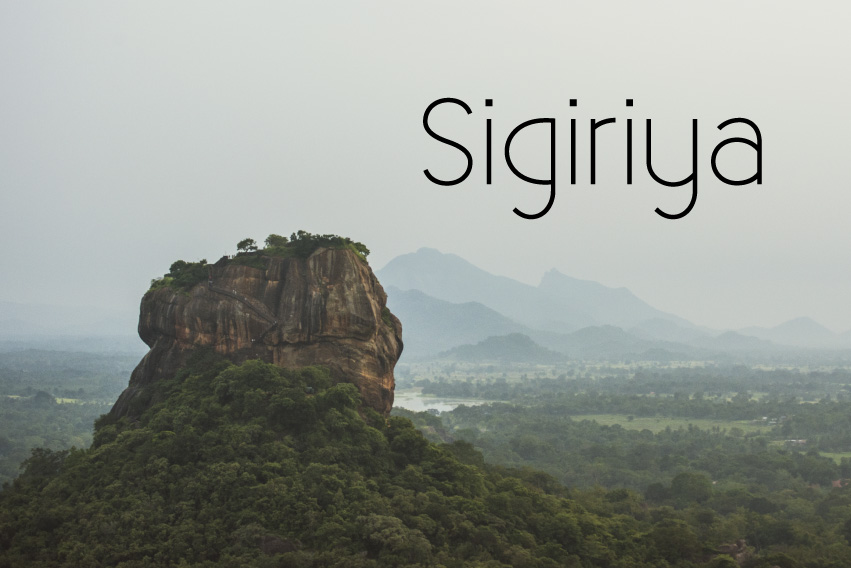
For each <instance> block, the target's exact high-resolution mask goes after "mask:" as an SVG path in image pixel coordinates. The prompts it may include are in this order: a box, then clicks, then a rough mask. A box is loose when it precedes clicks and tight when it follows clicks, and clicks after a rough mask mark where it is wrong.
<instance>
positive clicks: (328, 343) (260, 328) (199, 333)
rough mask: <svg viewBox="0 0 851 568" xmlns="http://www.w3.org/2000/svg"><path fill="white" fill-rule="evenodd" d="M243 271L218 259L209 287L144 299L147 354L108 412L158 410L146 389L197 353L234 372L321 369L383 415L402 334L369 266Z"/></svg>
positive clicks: (334, 254) (291, 262) (295, 261)
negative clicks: (250, 367) (212, 354)
mask: <svg viewBox="0 0 851 568" xmlns="http://www.w3.org/2000/svg"><path fill="white" fill-rule="evenodd" d="M255 254H256V255H257V256H255V257H252V260H253V261H254V262H253V264H255V265H256V264H259V265H261V266H262V265H263V264H265V270H264V269H260V268H254V267H251V266H244V265H240V264H237V263H235V262H232V261H230V260H228V259H226V258H223V259H222V260H220V261H219V262H217V263H216V264H213V265H208V266H207V270H208V274H209V280H204V281H203V282H202V283H199V284H196V285H194V286H192V287H191V288H189V289H188V290H181V289H179V288H178V287H170V286H162V287H158V288H155V289H152V290H150V291H148V293H146V294H145V296H144V297H143V298H142V303H141V309H140V315H139V335H140V337H141V338H142V340H143V341H144V342H145V343H146V344H147V345H148V346H149V347H150V348H151V350H150V351H149V352H148V354H147V355H145V357H144V358H143V359H142V361H141V362H140V363H139V365H138V366H137V367H136V369H135V370H134V371H133V373H132V375H131V377H130V384H129V386H128V387H127V389H125V391H124V392H123V393H122V394H121V396H120V397H119V399H118V401H117V402H116V403H115V406H114V407H113V408H112V411H111V415H112V416H113V417H116V418H118V417H121V416H126V415H129V416H131V417H135V416H138V415H139V414H140V413H141V412H142V411H143V410H144V409H145V408H147V407H148V406H150V405H151V404H153V403H155V402H157V401H156V400H153V399H152V396H153V395H152V393H151V392H150V391H151V390H153V389H150V390H147V389H146V387H147V386H149V385H151V384H153V383H155V382H156V381H158V380H159V379H161V378H165V377H170V376H172V375H173V374H174V373H175V372H176V371H177V370H178V369H180V368H181V367H183V366H185V365H186V363H187V361H188V359H189V357H190V356H191V355H192V354H193V353H194V352H196V351H197V349H198V348H201V347H204V348H210V349H213V350H214V351H216V352H217V353H219V354H221V355H224V356H226V357H227V358H228V359H231V360H232V361H234V362H237V363H238V362H242V361H245V360H248V359H260V360H262V361H265V362H267V363H273V364H275V365H278V366H281V367H286V368H297V367H304V366H307V365H322V366H325V367H327V368H328V369H329V370H330V372H331V375H332V378H334V379H335V380H338V381H346V382H350V383H353V384H354V385H356V386H357V388H358V390H359V391H360V393H361V395H362V397H363V400H364V404H365V405H366V406H368V407H371V408H373V409H375V410H376V411H378V412H380V413H382V414H384V415H387V414H388V413H389V412H390V409H391V407H392V405H393V388H394V379H393V368H394V366H395V365H396V361H397V360H398V359H399V355H400V354H401V353H402V325H401V323H400V322H399V320H398V319H397V318H396V317H395V316H394V315H393V314H391V313H390V311H389V310H388V309H387V307H386V302H387V295H386V294H385V292H384V289H383V288H382V287H381V284H379V282H378V280H377V279H376V277H375V275H374V274H373V273H372V270H371V269H370V267H369V265H368V264H367V263H366V262H365V261H363V260H362V259H361V258H360V257H359V256H358V255H357V254H356V253H355V252H353V251H352V250H349V249H345V248H344V249H332V248H319V249H317V250H316V251H314V252H313V253H312V254H310V255H309V256H308V257H307V258H298V257H291V258H279V257H274V256H271V257H265V256H260V255H261V254H262V253H255Z"/></svg>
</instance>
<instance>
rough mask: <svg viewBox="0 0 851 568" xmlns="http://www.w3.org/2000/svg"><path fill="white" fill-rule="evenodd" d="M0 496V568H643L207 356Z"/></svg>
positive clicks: (606, 545) (305, 379)
mask: <svg viewBox="0 0 851 568" xmlns="http://www.w3.org/2000/svg"><path fill="white" fill-rule="evenodd" d="M156 389H157V390H158V393H159V394H160V395H161V396H160V398H161V400H162V402H160V403H158V404H156V405H154V406H152V407H150V408H148V409H146V410H145V411H144V412H143V413H142V414H141V415H140V416H139V419H138V422H132V421H130V420H128V419H127V418H126V417H125V418H121V419H118V420H115V419H114V417H111V416H109V415H107V416H105V417H104V418H102V419H101V420H100V421H99V422H98V423H97V424H96V428H95V441H94V444H93V446H92V447H91V448H90V449H88V450H71V451H70V452H69V451H62V452H51V451H48V450H38V451H36V452H34V454H33V456H32V457H31V458H30V459H29V460H28V461H27V462H26V469H25V471H24V473H23V474H22V475H21V476H20V477H19V478H17V479H16V480H15V482H14V483H13V484H12V486H11V487H7V488H6V489H5V490H4V491H3V492H2V493H0V534H2V539H0V566H71V565H73V566H87V567H98V566H120V567H123V568H130V567H137V566H138V567H142V566H178V565H180V566H317V567H318V566H355V567H357V566H362V567H379V566H400V565H406V566H494V567H496V566H542V567H543V566H551V567H556V566H580V565H582V566H601V567H602V566H607V567H617V566H624V567H626V566H647V567H650V566H657V565H658V563H657V562H658V560H659V559H660V558H661V556H660V554H667V552H664V551H660V550H657V548H655V546H654V544H653V538H652V537H651V536H648V534H646V533H645V532H644V531H643V530H641V529H640V527H639V526H638V525H636V524H635V523H636V520H634V519H632V518H630V517H623V516H615V517H611V518H607V517H604V516H599V515H596V514H594V513H591V512H588V511H586V510H585V509H584V508H583V507H581V506H579V505H578V504H577V503H575V502H573V501H572V500H571V499H569V498H568V497H567V492H566V490H565V489H563V488H561V487H560V486H559V485H558V484H557V483H555V482H554V481H553V480H552V479H550V478H548V477H547V476H545V475H543V474H537V473H534V474H533V473H531V472H530V473H523V474H520V473H519V472H518V473H515V474H510V473H508V472H505V471H502V470H500V469H499V468H493V467H488V466H485V465H484V464H483V462H482V461H481V457H480V456H479V455H478V454H477V453H476V452H475V451H473V450H472V448H471V447H470V446H469V445H468V444H465V443H456V444H452V445H448V446H447V445H434V444H431V443H428V442H427V441H426V440H425V439H424V438H423V437H422V435H421V434H420V433H419V432H418V431H416V430H415V429H414V427H413V425H412V424H411V423H410V421H408V420H407V419H403V418H396V417H394V418H390V419H389V420H385V419H384V418H382V417H381V416H380V415H379V414H378V413H376V412H374V411H373V410H371V409H370V408H368V407H366V406H364V405H363V403H362V401H361V397H360V395H359V394H358V391H357V389H356V388H355V387H354V385H351V384H348V383H337V384H334V382H333V380H332V379H331V378H330V376H329V375H328V373H327V372H325V371H322V370H321V369H317V368H306V369H302V370H286V369H282V368H280V367H277V366H274V365H270V364H266V363H261V362H259V361H249V362H246V363H244V364H242V365H234V364H232V363H230V362H228V361H226V360H223V359H221V358H219V357H217V356H215V355H214V354H213V353H212V352H210V351H209V350H199V351H196V354H195V356H193V359H192V360H191V361H190V362H189V365H188V366H187V367H185V368H184V369H182V370H181V371H180V372H178V373H177V374H176V375H175V376H174V377H173V378H172V379H171V380H164V381H160V382H158V383H157V385H156Z"/></svg>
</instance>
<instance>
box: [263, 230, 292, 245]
mask: <svg viewBox="0 0 851 568" xmlns="http://www.w3.org/2000/svg"><path fill="white" fill-rule="evenodd" d="M288 242H290V240H289V239H288V238H286V237H282V236H281V235H276V234H274V233H272V234H271V235H269V236H268V237H266V246H267V247H283V246H286V245H287V243H288Z"/></svg>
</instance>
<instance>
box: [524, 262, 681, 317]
mask: <svg viewBox="0 0 851 568" xmlns="http://www.w3.org/2000/svg"><path fill="white" fill-rule="evenodd" d="M538 290H540V291H541V292H542V293H543V294H545V295H546V296H547V297H549V298H550V299H551V300H552V302H553V303H557V304H561V305H565V306H568V307H569V308H571V309H573V310H580V309H582V310H584V311H585V312H587V313H588V314H589V315H590V316H591V317H592V318H594V320H595V321H597V322H599V323H601V324H606V325H615V326H618V327H622V328H625V329H626V328H628V327H632V326H637V325H640V324H641V323H642V322H644V321H646V320H654V321H663V322H670V323H673V324H676V325H677V326H679V327H682V328H689V329H693V328H695V326H694V324H692V323H691V322H689V321H687V320H685V319H683V318H680V317H677V316H675V315H672V314H668V313H665V312H663V311H661V310H657V309H656V308H654V307H652V306H651V305H649V304H648V303H647V302H645V301H644V300H641V299H640V298H638V297H637V296H636V295H635V294H633V293H632V292H630V291H629V290H627V289H626V288H609V287H608V286H603V285H602V284H600V283H599V282H594V281H591V280H580V279H578V278H573V277H570V276H566V275H564V274H562V273H561V272H559V271H558V270H555V269H553V270H550V271H549V272H547V273H546V274H544V276H543V278H542V279H541V283H540V284H539V285H538Z"/></svg>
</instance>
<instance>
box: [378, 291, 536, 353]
mask: <svg viewBox="0 0 851 568" xmlns="http://www.w3.org/2000/svg"><path fill="white" fill-rule="evenodd" d="M385 290H386V292H387V307H388V308H390V311H391V312H393V313H394V314H395V315H396V317H398V318H399V319H400V320H401V321H402V338H403V340H404V342H405V349H404V351H403V352H402V357H403V358H405V359H408V358H411V357H423V356H429V355H436V354H438V353H440V352H441V351H446V350H447V349H451V348H452V347H455V346H457V345H464V344H470V343H476V342H478V341H482V340H483V339H485V338H487V337H490V336H493V335H506V334H510V333H528V331H529V330H528V328H527V327H526V326H523V325H521V324H519V323H517V322H515V321H512V320H511V319H509V318H507V317H505V316H504V315H502V314H499V313H497V312H495V311H494V310H492V309H490V308H488V307H485V306H483V305H482V304H479V303H478V302H465V303H463V304H453V303H451V302H446V301H444V300H438V299H436V298H432V297H431V296H428V295H426V294H424V293H423V292H420V291H419V290H400V289H398V288H395V287H393V286H388V287H387V288H386V289H385Z"/></svg>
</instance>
